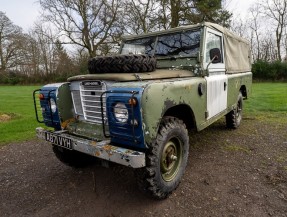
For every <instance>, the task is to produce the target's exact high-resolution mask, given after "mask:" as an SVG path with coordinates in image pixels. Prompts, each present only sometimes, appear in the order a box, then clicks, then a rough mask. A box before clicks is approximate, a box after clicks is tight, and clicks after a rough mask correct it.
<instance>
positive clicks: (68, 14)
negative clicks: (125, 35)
mask: <svg viewBox="0 0 287 217" xmlns="http://www.w3.org/2000/svg"><path fill="white" fill-rule="evenodd" d="M120 3H121V1H120V0H98V1H93V0H40V5H41V7H42V9H43V10H44V17H45V19H46V20H47V21H49V22H51V23H53V24H54V25H55V27H56V28H57V29H58V31H59V32H60V34H61V35H62V36H63V37H62V38H63V39H67V42H66V43H69V44H74V45H78V46H80V47H83V48H85V49H87V50H88V52H89V55H90V57H92V56H95V55H96V54H97V50H98V47H99V46H100V45H101V44H102V43H103V42H105V41H106V40H107V38H108V37H109V36H110V35H111V34H117V33H118V32H117V31H118V29H117V28H116V27H115V24H116V22H117V20H118V13H119V11H120V10H119V8H120V5H121V4H120Z"/></svg>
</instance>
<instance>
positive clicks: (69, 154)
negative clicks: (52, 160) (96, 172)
mask: <svg viewBox="0 0 287 217" xmlns="http://www.w3.org/2000/svg"><path fill="white" fill-rule="evenodd" d="M53 152H54V154H55V156H56V157H57V158H58V160H60V161H61V162H62V163H64V164H65V165H67V166H70V167H73V168H83V167H87V166H89V165H92V164H93V163H95V162H96V158H95V157H92V156H90V155H87V154H84V153H80V152H77V151H73V150H68V149H65V148H62V147H59V146H57V145H53Z"/></svg>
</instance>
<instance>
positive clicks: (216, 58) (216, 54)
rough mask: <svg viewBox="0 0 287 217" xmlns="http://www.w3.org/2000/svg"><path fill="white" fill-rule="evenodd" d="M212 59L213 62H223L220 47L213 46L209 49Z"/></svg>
mask: <svg viewBox="0 0 287 217" xmlns="http://www.w3.org/2000/svg"><path fill="white" fill-rule="evenodd" d="M209 56H210V60H211V62H212V63H221V62H222V61H221V52H220V50H219V48H212V49H211V50H210V51H209Z"/></svg>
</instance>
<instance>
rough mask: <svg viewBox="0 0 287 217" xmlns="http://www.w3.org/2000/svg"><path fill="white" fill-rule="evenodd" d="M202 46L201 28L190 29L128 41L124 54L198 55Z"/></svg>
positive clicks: (158, 55)
mask: <svg viewBox="0 0 287 217" xmlns="http://www.w3.org/2000/svg"><path fill="white" fill-rule="evenodd" d="M199 47H200V30H188V31H185V32H178V33H172V34H166V35H160V36H154V37H148V38H142V39H135V40H129V41H126V42H125V43H124V45H123V48H122V51H121V53H122V54H148V55H155V56H157V57H164V56H196V54H197V52H198V51H199Z"/></svg>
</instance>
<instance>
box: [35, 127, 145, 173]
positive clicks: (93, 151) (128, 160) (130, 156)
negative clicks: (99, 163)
mask: <svg viewBox="0 0 287 217" xmlns="http://www.w3.org/2000/svg"><path fill="white" fill-rule="evenodd" d="M45 132H47V131H46V130H44V129H43V128H41V127H39V128H36V134H37V137H38V138H40V139H44V140H45ZM53 133H54V134H57V133H58V134H59V135H61V137H62V138H68V139H71V140H72V149H73V150H75V151H79V152H82V153H85V154H88V155H91V156H94V157H97V158H100V159H104V160H108V161H111V162H115V163H118V164H121V165H124V166H129V167H133V168H140V167H144V166H145V153H143V152H139V151H134V150H131V149H126V148H120V147H117V146H113V145H111V144H110V140H103V141H101V142H96V141H93V140H89V139H83V138H80V137H77V136H72V135H69V134H67V133H64V132H62V131H58V132H57V131H56V132H53Z"/></svg>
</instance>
